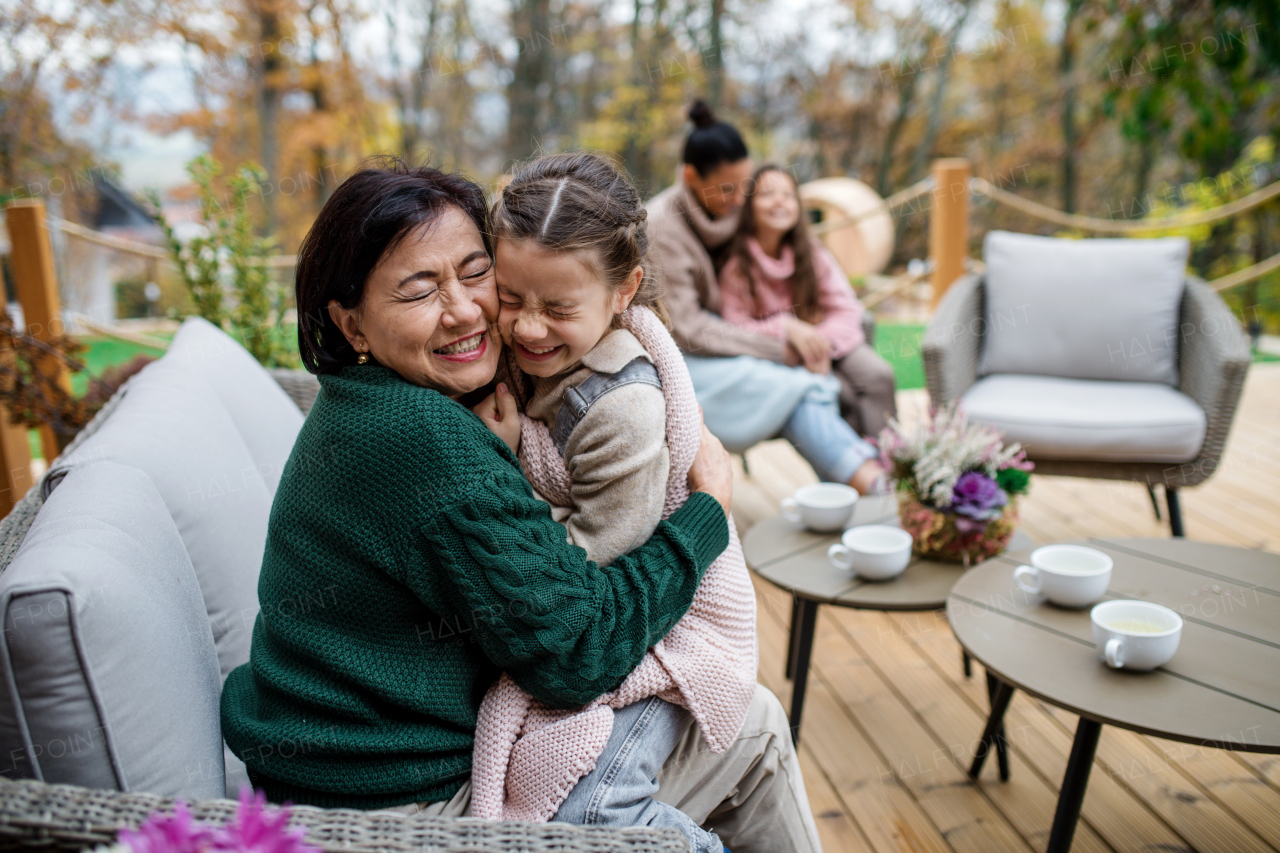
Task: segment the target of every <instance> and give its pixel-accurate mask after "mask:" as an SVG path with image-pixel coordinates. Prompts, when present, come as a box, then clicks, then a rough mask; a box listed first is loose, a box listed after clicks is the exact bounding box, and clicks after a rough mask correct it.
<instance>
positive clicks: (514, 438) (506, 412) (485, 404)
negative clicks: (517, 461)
mask: <svg viewBox="0 0 1280 853" xmlns="http://www.w3.org/2000/svg"><path fill="white" fill-rule="evenodd" d="M471 411H473V412H475V413H476V414H477V415H479V416H480V420H482V421H484V425H485V426H487V427H488V428H489V429H491V430H493V433H494V435H496V436H498V438H500V439H502V440H503V441H505V442H506V443H507V447H510V448H511V452H512V453H519V452H520V410H519V409H517V408H516V398H515V397H513V396H512V395H511V392H510V391H508V390H507V384H506V383H505V382H499V383H498V389H497V390H496V391H494V392H493V393H492V394H490V395H489V396H488V397H485V398H484V399H483V400H481V401H480V403H479V404H478V405H477V406H476V407H475V408H473V409H472V410H471ZM694 464H695V465H696V464H697V462H696V461H695V462H694Z"/></svg>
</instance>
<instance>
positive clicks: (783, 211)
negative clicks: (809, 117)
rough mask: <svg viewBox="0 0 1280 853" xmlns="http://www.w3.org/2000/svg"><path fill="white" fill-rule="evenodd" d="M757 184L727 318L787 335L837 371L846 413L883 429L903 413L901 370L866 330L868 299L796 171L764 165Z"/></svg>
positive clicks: (865, 429)
mask: <svg viewBox="0 0 1280 853" xmlns="http://www.w3.org/2000/svg"><path fill="white" fill-rule="evenodd" d="M749 187H750V189H749V191H748V193H747V198H746V203H745V205H744V206H743V209H742V215H741V217H740V218H739V220H738V230H737V233H736V234H735V236H734V239H733V243H732V249H731V250H730V256H729V260H728V261H727V262H726V263H725V266H724V268H723V269H722V270H721V272H720V299H721V312H722V314H723V316H724V319H726V320H728V321H729V322H731V323H734V324H735V325H739V326H743V327H746V328H750V329H752V330H754V331H757V332H764V333H766V334H772V335H776V336H777V337H779V338H782V339H784V340H785V341H787V343H788V344H789V345H790V348H791V349H792V350H793V351H794V352H795V355H796V357H797V358H798V359H799V360H800V361H801V362H802V363H803V364H804V366H805V367H807V368H808V369H809V370H811V371H813V372H814V373H824V374H827V373H834V374H835V376H836V378H837V379H838V380H839V381H840V409H841V414H842V415H843V416H844V418H845V420H847V421H848V422H849V425H850V426H852V427H853V428H854V429H855V430H856V431H858V432H859V433H861V434H862V435H872V436H874V435H879V434H880V430H882V429H883V428H884V426H885V424H886V423H887V422H888V419H889V418H890V417H892V416H894V415H896V413H897V406H896V405H895V403H894V379H893V369H892V368H891V367H890V366H889V365H888V363H886V362H885V360H884V359H882V358H881V357H880V356H879V355H877V354H876V352H875V350H874V349H872V348H871V346H870V345H868V344H867V342H866V339H865V337H864V336H863V333H862V306H861V305H860V304H859V303H858V300H857V297H855V296H854V295H853V290H852V289H851V288H850V287H849V282H848V280H847V279H846V278H845V275H844V273H843V272H842V271H841V269H840V266H839V264H838V263H837V262H836V259H835V258H833V257H832V256H831V253H830V252H828V251H827V250H826V248H825V247H823V245H822V244H821V243H819V242H818V241H817V240H815V239H813V238H812V237H810V236H809V232H808V229H807V228H806V227H805V218H804V216H802V215H801V213H802V211H801V207H800V195H799V188H798V187H797V186H796V183H795V181H794V180H793V179H792V177H791V175H790V174H789V173H788V172H786V171H784V170H783V169H781V168H780V167H778V166H772V165H766V166H762V167H761V168H760V169H758V170H757V171H756V173H755V175H754V177H753V179H752V181H751V182H750V184H749Z"/></svg>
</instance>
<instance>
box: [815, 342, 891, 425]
mask: <svg viewBox="0 0 1280 853" xmlns="http://www.w3.org/2000/svg"><path fill="white" fill-rule="evenodd" d="M831 367H832V371H831V372H832V373H833V374H834V375H835V377H836V378H837V379H839V380H840V414H841V416H842V417H843V418H844V419H845V420H846V421H847V422H848V423H849V426H851V427H853V428H854V430H855V431H856V432H857V433H858V434H859V435H865V436H870V437H871V438H876V437H877V436H879V435H880V430H882V429H884V427H885V424H887V423H888V422H889V418H891V417H897V415H898V404H897V403H896V402H895V401H894V391H895V390H896V387H897V383H896V382H895V381H894V378H893V368H892V367H890V366H889V362H887V361H885V360H884V359H883V358H881V357H880V354H879V353H877V352H876V351H875V350H874V349H873V348H872V347H871V345H870V344H863V345H862V346H860V347H858V348H857V349H855V350H854V351H853V352H851V353H849V354H848V355H846V356H844V357H843V358H838V359H836V361H835V363H834V364H832V366H831Z"/></svg>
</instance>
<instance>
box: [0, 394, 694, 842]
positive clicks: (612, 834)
mask: <svg viewBox="0 0 1280 853" xmlns="http://www.w3.org/2000/svg"><path fill="white" fill-rule="evenodd" d="M272 376H273V378H275V380H276V381H277V382H278V383H279V384H280V386H281V387H282V388H284V390H285V391H286V392H287V393H288V394H289V396H290V398H291V399H293V401H294V402H295V403H297V404H298V407H299V408H300V409H301V410H302V411H303V412H304V413H305V412H307V411H309V410H310V408H311V404H312V403H313V402H314V401H315V397H316V393H317V392H318V391H319V382H318V381H317V380H316V378H315V377H314V376H312V375H310V374H308V373H305V372H303V371H292V370H275V371H272ZM128 391H129V384H128V383H126V384H125V385H124V387H122V388H121V389H120V391H119V392H117V394H116V395H115V396H114V397H112V399H111V400H110V401H109V402H108V403H107V405H106V406H104V407H103V409H102V411H101V412H99V413H98V415H97V416H96V417H95V418H94V419H93V421H91V422H90V423H89V425H88V426H86V427H85V428H84V430H82V431H81V433H80V434H79V435H78V436H77V437H76V439H75V441H73V442H72V443H71V445H69V446H68V448H67V450H66V451H65V452H67V453H70V452H72V451H74V450H75V449H76V448H77V447H78V446H79V445H80V444H81V443H83V442H84V441H85V440H86V439H87V438H89V437H90V436H91V435H93V433H94V432H96V431H97V430H98V429H99V428H100V427H101V426H102V424H103V423H105V422H106V420H107V419H108V418H110V417H111V414H112V412H113V411H114V410H115V408H116V407H117V406H118V405H119V403H120V400H121V399H123V398H124V396H125V395H126V394H127V393H128ZM42 486H43V483H42V482H41V483H37V484H36V485H35V486H34V487H33V488H32V489H31V490H30V491H28V492H27V494H26V495H25V496H24V497H23V499H22V500H21V501H20V502H19V503H18V504H17V506H15V507H14V509H13V511H12V512H10V513H9V515H7V516H6V517H5V518H4V519H3V521H0V572H3V571H4V570H5V569H7V568H8V566H9V563H10V562H11V561H12V559H13V557H14V555H15V554H16V553H17V551H18V549H19V547H20V546H21V545H22V542H23V539H24V538H25V537H26V534H27V530H28V529H29V528H30V527H31V523H32V521H33V520H34V519H35V517H36V514H37V513H38V512H39V511H40V506H41V503H42V501H41V494H42V491H41V490H42ZM188 805H189V806H190V809H191V813H192V815H193V817H194V818H195V819H197V820H201V821H206V822H210V823H225V822H226V821H227V820H229V819H230V818H231V817H232V816H233V815H234V813H235V809H236V802H235V801H234V800H228V799H210V800H198V801H196V802H192V803H189V804H188ZM173 806H174V800H173V799H171V798H167V797H161V796H156V795H153V794H141V793H122V792H119V791H111V790H99V789H90V788H83V787H78V786H73V785H50V784H46V783H44V782H37V781H32V780H20V781H10V780H7V779H2V778H0V850H11V849H42V850H66V851H78V850H83V849H85V848H86V847H92V846H94V845H97V844H110V843H112V842H114V841H115V839H116V834H117V833H118V832H119V831H120V830H121V829H123V828H136V827H137V826H138V825H140V824H141V823H142V822H143V821H144V820H146V818H147V816H148V815H150V814H151V813H152V812H155V811H158V810H165V811H171V810H172V809H173ZM290 823H291V825H292V826H296V827H300V828H302V829H304V830H305V832H306V837H307V841H308V843H310V844H313V845H315V846H317V847H319V848H321V849H323V850H325V851H335V853H336V851H356V853H374V851H379V852H380V851H388V853H390V851H420V853H428V852H429V853H478V851H520V853H536V851H548V853H550V851H556V853H569V851H600V853H685V851H688V849H689V846H688V842H687V841H686V840H685V838H684V836H683V835H681V834H680V833H679V832H678V831H677V830H674V829H663V830H657V829H650V828H647V827H645V828H628V829H605V828H597V827H580V826H571V825H568V824H558V823H549V824H531V823H514V822H506V823H494V822H489V821H481V820H474V819H469V818H434V817H431V818H429V817H408V816H405V815H400V814H397V813H394V812H372V811H371V812H365V811H357V810H352V809H320V808H314V807H310V806H298V807H295V808H294V809H293V810H292V814H291V821H290Z"/></svg>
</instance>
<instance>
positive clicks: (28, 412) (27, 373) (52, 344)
mask: <svg viewBox="0 0 1280 853" xmlns="http://www.w3.org/2000/svg"><path fill="white" fill-rule="evenodd" d="M88 349H89V348H88V346H86V345H85V344H84V343H83V342H81V341H79V340H77V339H75V338H73V337H71V336H70V335H55V336H53V337H51V338H50V339H49V340H47V341H42V340H39V339H37V338H35V337H34V336H32V335H31V334H29V333H28V332H27V331H25V330H24V329H20V328H18V327H17V326H16V325H15V324H14V322H13V319H12V318H11V317H10V316H9V312H8V311H7V310H5V309H3V308H0V403H3V405H4V408H5V409H7V410H8V412H9V420H10V422H11V423H14V424H22V425H24V426H27V427H32V428H34V427H41V426H48V427H50V428H51V429H52V430H53V433H54V435H55V436H57V438H58V441H59V442H60V443H61V444H60V446H62V445H65V443H66V442H69V441H70V440H71V439H72V438H73V437H74V436H75V434H76V433H77V432H79V431H80V430H81V429H83V428H84V426H85V424H87V423H89V421H90V420H91V419H92V418H93V416H94V415H95V414H97V412H98V410H99V409H101V408H102V406H103V405H104V404H105V403H106V402H107V400H109V399H111V395H112V394H114V393H115V392H116V390H117V389H119V387H120V386H121V385H122V384H124V382H125V380H126V379H128V378H129V377H130V376H132V375H133V374H135V373H137V372H138V371H139V370H141V369H142V368H143V367H145V366H146V365H147V364H148V363H149V362H151V361H153V360H154V356H151V355H144V354H135V355H134V356H133V358H132V360H130V361H129V362H128V363H127V364H124V365H116V366H111V367H107V368H105V369H104V370H103V371H102V373H101V374H100V375H96V376H91V375H89V374H88V371H87V368H86V365H85V362H84V361H83V360H82V356H84V354H85V353H86V352H87V351H88ZM67 378H69V379H70V381H69V382H68V381H67ZM36 455H38V454H36Z"/></svg>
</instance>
